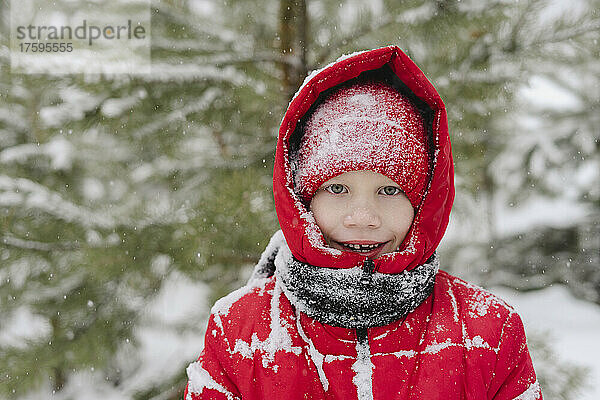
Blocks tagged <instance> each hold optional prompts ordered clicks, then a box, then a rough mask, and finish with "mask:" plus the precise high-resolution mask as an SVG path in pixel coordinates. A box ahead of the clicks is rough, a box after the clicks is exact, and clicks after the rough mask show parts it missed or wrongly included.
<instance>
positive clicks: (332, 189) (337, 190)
mask: <svg viewBox="0 0 600 400" xmlns="http://www.w3.org/2000/svg"><path fill="white" fill-rule="evenodd" d="M325 190H327V191H328V192H329V193H333V194H341V193H345V192H346V191H347V190H346V188H345V187H344V185H341V184H339V183H333V184H331V185H329V186H327V187H326V188H325Z"/></svg>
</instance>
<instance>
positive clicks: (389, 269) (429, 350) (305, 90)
mask: <svg viewBox="0 0 600 400" xmlns="http://www.w3.org/2000/svg"><path fill="white" fill-rule="evenodd" d="M372 70H379V71H382V74H388V75H390V74H391V76H392V78H391V79H392V80H393V81H394V82H395V83H396V85H400V86H402V87H403V90H405V91H406V90H407V91H408V93H410V95H411V96H412V97H413V101H414V102H416V103H419V106H420V108H421V109H422V112H423V113H424V115H425V116H426V119H427V121H428V130H429V135H430V136H429V139H428V141H429V143H430V146H431V148H430V154H431V155H432V158H433V163H432V165H431V170H432V173H431V174H430V178H429V185H428V188H427V191H426V194H425V196H424V197H423V200H422V201H421V204H420V205H419V207H418V209H417V210H416V212H415V219H414V222H413V225H412V227H411V229H410V231H409V232H408V235H407V238H406V239H405V243H406V246H405V247H403V250H402V251H396V252H393V253H389V254H386V255H383V256H381V257H379V258H377V259H375V260H366V259H365V257H364V256H362V255H360V254H358V253H353V252H342V251H339V250H336V249H332V248H330V247H328V246H327V245H326V243H325V240H324V238H323V235H322V234H321V232H320V230H319V228H318V226H317V225H316V223H315V221H314V218H313V217H312V213H310V212H309V211H308V210H307V208H306V206H305V205H304V204H303V203H302V201H300V199H299V198H298V196H297V195H296V193H295V191H294V187H293V182H294V179H293V170H292V164H293V163H292V162H290V145H291V138H293V135H294V134H295V132H296V127H297V125H298V122H300V121H301V120H302V117H303V116H304V115H305V114H306V113H307V112H308V111H309V109H310V107H311V106H312V105H313V104H314V103H315V102H316V101H317V100H318V98H319V95H320V94H321V93H323V92H324V91H326V90H328V89H331V88H333V87H335V86H337V85H339V84H341V83H343V82H346V81H348V80H350V79H352V78H355V77H358V76H359V75H360V74H361V73H363V72H365V71H372ZM453 174H454V172H453V164H452V154H451V149H450V140H449V137H448V127H447V120H446V111H445V108H444V104H443V103H442V101H441V99H440V97H439V95H438V93H437V92H436V90H435V89H434V88H433V86H432V85H431V84H430V82H429V81H428V80H427V78H426V77H425V76H424V75H423V73H422V72H421V71H420V70H419V69H418V67H416V65H415V64H414V63H413V62H412V61H411V60H410V59H409V58H408V57H407V56H406V55H405V54H404V53H402V51H400V50H399V49H398V48H397V47H394V46H390V47H384V48H381V49H376V50H372V51H366V52H360V53H355V54H352V55H350V56H344V57H342V58H340V59H338V60H337V61H336V62H334V63H332V64H330V65H329V66H327V67H325V68H323V69H321V70H318V71H315V72H313V73H312V74H311V75H310V76H309V77H308V78H307V79H306V80H305V82H304V84H303V86H302V87H301V88H300V90H299V91H298V93H297V94H296V96H295V97H294V99H293V100H292V102H291V103H290V105H289V107H288V110H287V112H286V114H285V116H284V118H283V121H282V124H281V128H280V131H279V137H278V144H277V152H276V157H275V167H274V175H273V190H274V195H275V206H276V211H277V217H278V219H279V223H280V226H281V231H280V232H278V233H277V234H275V235H274V237H273V238H272V239H271V242H270V244H269V246H267V249H266V250H265V252H264V253H263V256H262V257H261V260H260V261H259V263H258V265H257V266H256V268H255V271H254V274H253V277H252V278H251V280H250V281H249V282H248V284H247V285H246V286H244V287H243V288H241V289H239V290H237V291H235V292H233V293H231V294H230V295H228V296H226V297H225V298H223V299H221V300H219V301H218V302H217V303H216V304H215V306H214V307H213V309H212V312H211V316H210V319H209V323H208V328H207V331H206V336H205V345H204V346H205V347H204V350H203V351H202V353H201V355H200V357H199V359H198V361H196V362H195V363H192V364H191V365H190V366H189V367H188V370H187V372H188V377H189V381H188V386H187V388H186V393H185V398H186V400H198V399H272V398H274V399H344V400H345V399H359V400H363V399H472V400H480V399H495V400H504V399H520V400H535V399H541V398H542V395H541V391H540V387H539V384H538V382H537V380H536V376H535V372H534V370H533V366H532V362H531V358H530V356H529V351H528V349H527V344H526V340H525V333H524V330H523V324H522V322H521V320H520V318H519V316H518V315H517V314H516V313H515V311H514V310H513V309H512V308H511V307H510V306H508V305H507V304H506V303H504V302H503V301H502V300H500V299H499V298H497V297H495V296H494V295H492V294H490V293H488V292H486V291H484V290H483V289H481V288H478V287H476V286H474V285H471V284H469V283H466V282H465V281H463V280H461V279H459V278H456V277H453V276H451V275H449V274H448V273H446V272H443V271H439V270H438V258H437V255H436V254H435V249H436V247H437V245H438V244H439V242H440V240H441V239H442V236H443V234H444V231H445V229H446V226H447V223H448V218H449V214H450V209H451V207H452V202H453V199H454V184H453ZM367 266H368V268H367ZM324 267H326V268H324ZM365 276H366V277H367V278H368V279H367V280H366V281H365V280H364V278H365ZM434 282H435V283H434Z"/></svg>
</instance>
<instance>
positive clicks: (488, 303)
mask: <svg viewBox="0 0 600 400" xmlns="http://www.w3.org/2000/svg"><path fill="white" fill-rule="evenodd" d="M454 283H458V284H460V285H462V286H464V287H467V288H469V289H471V290H472V296H473V301H470V302H469V309H468V311H469V316H470V317H471V318H479V317H484V316H486V315H487V313H488V310H489V309H490V308H492V309H497V308H501V309H505V310H508V311H509V312H510V314H512V313H514V312H515V311H514V309H513V308H512V307H511V306H509V305H508V304H506V302H504V300H502V299H500V298H499V297H498V296H496V295H494V294H492V293H490V292H488V291H486V290H484V289H482V288H480V287H479V286H476V285H473V284H471V283H468V282H465V281H463V280H461V279H454Z"/></svg>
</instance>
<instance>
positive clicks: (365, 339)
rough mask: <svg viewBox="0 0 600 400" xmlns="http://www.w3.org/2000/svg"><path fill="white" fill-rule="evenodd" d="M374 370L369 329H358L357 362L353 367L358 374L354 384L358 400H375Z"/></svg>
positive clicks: (353, 380)
mask: <svg viewBox="0 0 600 400" xmlns="http://www.w3.org/2000/svg"><path fill="white" fill-rule="evenodd" d="M373 368H374V366H373V363H372V362H371V349H370V348H369V334H368V331H367V328H358V329H356V362H355V363H354V365H352V370H353V371H354V372H355V373H356V375H355V376H354V378H353V379H352V382H353V383H354V384H355V385H356V397H357V399H358V400H373Z"/></svg>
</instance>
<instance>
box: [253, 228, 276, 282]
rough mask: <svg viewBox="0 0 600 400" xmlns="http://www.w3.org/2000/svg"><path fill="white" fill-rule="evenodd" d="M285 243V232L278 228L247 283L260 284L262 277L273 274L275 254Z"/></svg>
mask: <svg viewBox="0 0 600 400" xmlns="http://www.w3.org/2000/svg"><path fill="white" fill-rule="evenodd" d="M283 245H285V237H284V236H283V232H282V231H281V230H278V231H277V232H275V233H274V234H273V236H271V240H269V244H267V247H266V248H265V250H264V251H263V252H262V254H261V256H260V259H259V260H258V263H257V264H256V266H255V267H254V270H253V271H252V275H251V276H250V279H249V280H248V283H247V285H251V286H254V284H260V283H261V280H262V279H264V278H269V277H271V276H273V273H274V272H275V264H274V261H275V255H276V254H277V251H279V248H280V247H281V246H283Z"/></svg>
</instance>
